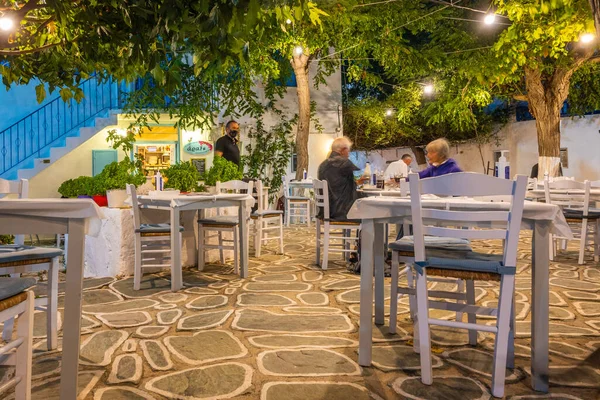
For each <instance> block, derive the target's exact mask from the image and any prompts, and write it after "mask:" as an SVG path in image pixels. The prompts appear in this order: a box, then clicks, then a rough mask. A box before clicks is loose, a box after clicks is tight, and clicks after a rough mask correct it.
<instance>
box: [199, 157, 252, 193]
mask: <svg viewBox="0 0 600 400" xmlns="http://www.w3.org/2000/svg"><path fill="white" fill-rule="evenodd" d="M243 176H244V174H243V173H242V170H241V168H240V167H238V166H237V165H236V164H235V163H232V162H231V161H228V160H226V159H224V158H223V157H220V156H217V155H215V158H214V159H213V165H212V167H211V168H210V169H209V170H208V171H207V172H206V174H205V175H204V183H205V184H206V185H208V186H215V185H216V184H217V181H219V182H227V181H231V180H240V179H242V177H243Z"/></svg>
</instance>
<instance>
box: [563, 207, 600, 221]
mask: <svg viewBox="0 0 600 400" xmlns="http://www.w3.org/2000/svg"><path fill="white" fill-rule="evenodd" d="M563 214H564V215H565V218H566V219H583V211H582V210H573V209H570V208H565V209H564V210H563ZM598 218H600V211H599V210H588V216H587V219H598Z"/></svg>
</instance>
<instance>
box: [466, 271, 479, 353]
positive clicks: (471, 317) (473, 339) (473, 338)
mask: <svg viewBox="0 0 600 400" xmlns="http://www.w3.org/2000/svg"><path fill="white" fill-rule="evenodd" d="M466 285H467V304H468V305H472V306H474V305H475V282H474V281H473V280H472V279H469V280H467V281H466ZM467 322H469V323H470V324H475V323H477V315H476V314H473V313H468V314H467ZM469 344H470V345H471V346H477V330H476V329H469Z"/></svg>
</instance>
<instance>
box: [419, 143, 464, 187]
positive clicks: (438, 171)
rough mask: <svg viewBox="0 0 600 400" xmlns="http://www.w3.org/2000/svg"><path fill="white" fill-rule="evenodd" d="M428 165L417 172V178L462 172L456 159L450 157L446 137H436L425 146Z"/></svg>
mask: <svg viewBox="0 0 600 400" xmlns="http://www.w3.org/2000/svg"><path fill="white" fill-rule="evenodd" d="M425 152H426V153H427V154H426V155H427V160H428V161H429V167H427V168H425V169H424V170H423V171H421V172H419V178H421V179H423V178H431V177H434V176H440V175H446V174H452V173H454V172H463V171H462V169H460V167H459V166H458V164H457V163H456V161H454V160H453V159H452V158H450V145H449V144H448V141H447V140H446V139H436V140H434V141H433V142H430V143H429V144H428V145H427V147H425Z"/></svg>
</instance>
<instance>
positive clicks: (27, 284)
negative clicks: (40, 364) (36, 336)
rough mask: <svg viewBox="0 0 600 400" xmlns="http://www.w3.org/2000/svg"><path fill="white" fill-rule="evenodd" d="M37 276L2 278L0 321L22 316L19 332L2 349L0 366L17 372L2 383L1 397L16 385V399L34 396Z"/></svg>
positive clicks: (0, 287) (0, 279)
mask: <svg viewBox="0 0 600 400" xmlns="http://www.w3.org/2000/svg"><path fill="white" fill-rule="evenodd" d="M35 284H36V281H35V279H34V278H0V322H4V323H6V322H7V321H10V320H12V319H14V317H15V315H17V316H18V317H19V319H18V323H17V325H18V326H17V335H16V338H15V339H13V338H12V335H11V337H9V338H7V339H6V342H7V343H5V344H4V346H3V347H2V348H0V365H2V366H14V367H15V375H14V377H13V378H11V379H9V380H8V381H6V382H5V383H4V384H3V385H2V386H0V397H2V398H4V397H5V396H6V395H7V393H6V392H7V391H9V390H10V389H12V388H13V387H15V398H16V399H19V400H29V399H31V376H32V374H31V365H32V362H33V312H34V307H35V300H34V297H35V295H34V293H33V291H31V290H27V289H29V288H31V287H32V286H35Z"/></svg>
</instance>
